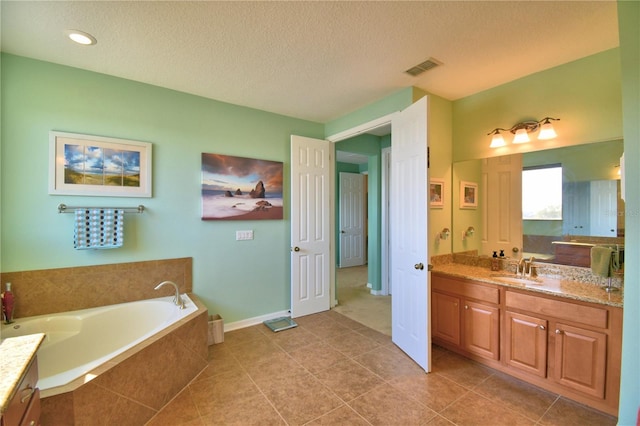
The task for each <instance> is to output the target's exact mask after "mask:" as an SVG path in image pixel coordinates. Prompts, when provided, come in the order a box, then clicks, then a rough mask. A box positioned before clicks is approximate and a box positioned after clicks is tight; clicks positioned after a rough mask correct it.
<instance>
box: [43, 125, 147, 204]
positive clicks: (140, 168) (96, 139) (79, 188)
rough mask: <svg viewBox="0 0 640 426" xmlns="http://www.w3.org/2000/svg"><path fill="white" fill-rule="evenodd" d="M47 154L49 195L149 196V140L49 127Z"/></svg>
mask: <svg viewBox="0 0 640 426" xmlns="http://www.w3.org/2000/svg"><path fill="white" fill-rule="evenodd" d="M49 157H50V162H49V194H51V195H84V196H100V197H146V198H149V197H151V196H152V192H151V164H152V144H151V143H149V142H140V141H133V140H127V139H116V138H111V137H105V136H93V135H84V134H79V133H67V132H59V131H50V132H49Z"/></svg>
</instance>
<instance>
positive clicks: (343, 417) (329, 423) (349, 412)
mask: <svg viewBox="0 0 640 426" xmlns="http://www.w3.org/2000/svg"><path fill="white" fill-rule="evenodd" d="M335 425H342V426H368V425H370V423H369V422H368V421H366V420H365V419H363V418H362V416H361V415H360V414H358V413H356V412H355V411H353V409H352V408H351V407H349V406H346V405H343V406H341V407H338V408H336V409H335V410H333V411H331V412H329V413H327V414H325V415H323V416H322V417H319V418H317V419H315V420H313V421H311V422H309V423H307V426H335Z"/></svg>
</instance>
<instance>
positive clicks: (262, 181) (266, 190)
mask: <svg viewBox="0 0 640 426" xmlns="http://www.w3.org/2000/svg"><path fill="white" fill-rule="evenodd" d="M282 184H283V163H282V162H280V161H269V160H258V159H254V158H245V157H233V156H230V155H221V154H206V153H203V154H202V220H265V219H282V218H283V211H282Z"/></svg>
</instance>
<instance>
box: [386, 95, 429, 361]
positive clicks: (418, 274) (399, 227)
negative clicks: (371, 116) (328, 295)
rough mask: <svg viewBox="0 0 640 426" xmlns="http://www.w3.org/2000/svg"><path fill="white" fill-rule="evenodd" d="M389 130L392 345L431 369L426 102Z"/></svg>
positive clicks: (408, 111) (416, 105) (395, 121)
mask: <svg viewBox="0 0 640 426" xmlns="http://www.w3.org/2000/svg"><path fill="white" fill-rule="evenodd" d="M391 126H392V131H391V161H392V166H391V203H390V204H391V218H390V219H391V279H392V282H393V297H392V298H391V323H392V326H391V329H392V340H393V342H394V343H395V344H396V345H397V346H398V347H399V348H400V349H402V350H403V351H404V352H406V353H407V355H409V356H410V357H411V358H412V359H413V360H414V361H415V362H416V363H418V365H420V366H421V367H422V368H423V369H424V370H425V371H427V372H428V371H431V333H430V327H429V321H430V306H431V303H430V297H431V292H430V272H429V267H428V266H429V253H428V247H429V245H428V235H429V230H428V219H429V218H428V216H429V204H428V201H429V200H428V197H427V194H428V185H427V183H428V182H429V176H428V165H427V162H428V155H427V153H428V140H427V98H426V97H424V98H422V99H420V100H419V101H417V102H416V103H414V104H413V105H411V106H409V107H408V108H407V109H405V110H404V111H402V112H400V113H399V114H397V115H396V116H394V118H393V121H392V124H391Z"/></svg>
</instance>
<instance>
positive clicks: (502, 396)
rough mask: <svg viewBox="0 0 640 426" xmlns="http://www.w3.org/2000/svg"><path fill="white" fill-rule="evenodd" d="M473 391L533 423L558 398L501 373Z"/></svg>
mask: <svg viewBox="0 0 640 426" xmlns="http://www.w3.org/2000/svg"><path fill="white" fill-rule="evenodd" d="M474 391H475V392H477V393H479V394H481V395H483V396H485V397H486V398H488V399H490V400H492V401H494V402H496V403H498V404H500V405H502V406H504V407H507V408H510V409H512V410H513V411H515V412H517V413H520V414H522V415H523V416H525V417H528V418H530V419H532V420H534V421H538V420H539V419H540V417H542V415H543V414H544V413H545V412H546V411H547V410H548V409H549V407H551V404H553V403H554V402H555V400H556V399H557V398H558V395H556V394H554V393H551V392H547V391H545V390H543V389H540V388H538V387H536V386H533V385H530V384H528V383H525V382H523V381H521V380H518V379H515V378H513V377H510V376H507V375H505V374H502V373H496V374H494V375H493V376H491V377H489V378H488V379H487V380H485V381H484V382H482V383H480V384H479V385H478V386H477V387H476V388H475V389H474Z"/></svg>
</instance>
